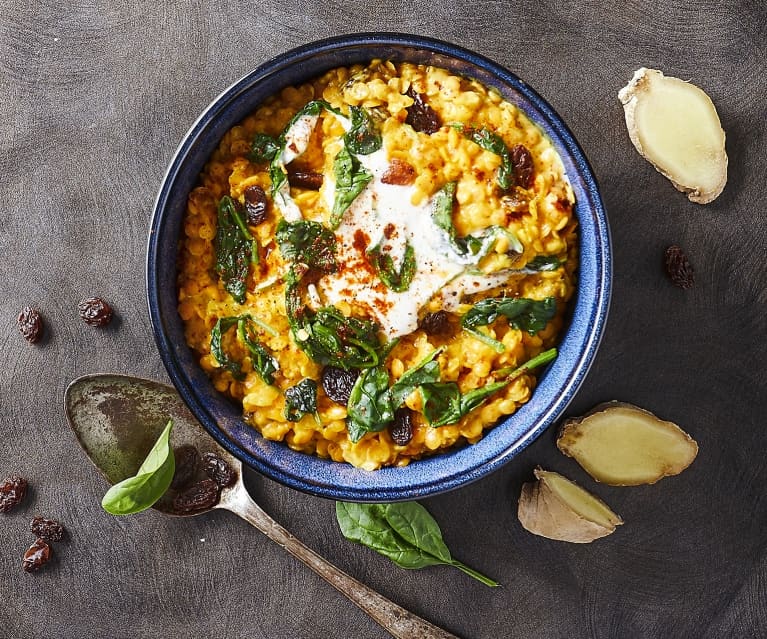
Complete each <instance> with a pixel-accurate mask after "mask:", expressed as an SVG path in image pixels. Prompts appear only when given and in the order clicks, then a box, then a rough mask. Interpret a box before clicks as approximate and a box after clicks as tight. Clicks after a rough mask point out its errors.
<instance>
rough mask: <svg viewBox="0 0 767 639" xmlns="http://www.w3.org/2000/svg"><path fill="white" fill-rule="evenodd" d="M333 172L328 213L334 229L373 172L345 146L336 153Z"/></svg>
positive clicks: (370, 178) (371, 177)
mask: <svg viewBox="0 0 767 639" xmlns="http://www.w3.org/2000/svg"><path fill="white" fill-rule="evenodd" d="M333 173H334V174H335V178H336V192H335V197H334V199H333V210H332V211H331V213H330V227H331V228H333V229H336V228H338V225H339V224H341V219H342V218H343V216H344V213H346V210H347V209H348V208H349V207H350V206H351V204H352V202H354V200H355V199H356V197H357V196H358V195H359V194H360V193H362V191H364V190H365V187H366V186H367V185H368V183H369V182H370V180H372V179H373V174H372V173H370V172H369V171H368V170H367V169H365V167H363V166H362V165H361V164H360V162H359V160H357V158H355V157H354V156H353V155H352V154H351V153H350V152H349V149H348V148H346V146H344V147H343V148H342V149H341V150H340V151H339V152H338V155H336V158H335V160H334V162H333Z"/></svg>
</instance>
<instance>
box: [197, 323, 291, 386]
mask: <svg viewBox="0 0 767 639" xmlns="http://www.w3.org/2000/svg"><path fill="white" fill-rule="evenodd" d="M257 325H258V323H257V322H256V321H255V320H254V319H253V318H252V317H251V316H250V315H248V314H245V315H237V316H234V317H221V318H219V320H218V321H217V322H216V325H215V326H214V327H213V330H212V331H211V333H210V353H211V355H213V357H215V358H216V361H217V362H218V363H219V365H220V366H221V368H223V369H225V370H227V371H229V372H230V373H231V375H232V377H234V379H236V380H242V379H244V378H245V375H244V374H243V372H242V364H240V362H236V361H233V360H231V359H230V358H229V357H228V356H227V355H226V353H225V352H224V348H223V344H222V338H223V335H224V333H226V332H227V331H228V330H229V329H230V328H232V327H233V326H237V338H238V339H239V340H240V341H241V342H242V343H243V344H245V346H246V347H247V349H248V351H249V352H250V359H251V363H252V364H253V370H255V371H256V372H257V373H258V374H259V375H260V376H261V379H263V380H264V381H265V382H266V383H267V384H274V373H276V372H277V370H279V367H280V366H279V363H278V362H277V360H276V359H275V358H274V357H273V356H272V355H271V354H270V353H269V351H267V350H266V348H264V346H263V345H262V344H261V343H260V342H259V341H258V340H257V339H256V338H255V337H254V336H253V327H254V326H257Z"/></svg>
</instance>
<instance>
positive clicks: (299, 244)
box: [274, 220, 336, 273]
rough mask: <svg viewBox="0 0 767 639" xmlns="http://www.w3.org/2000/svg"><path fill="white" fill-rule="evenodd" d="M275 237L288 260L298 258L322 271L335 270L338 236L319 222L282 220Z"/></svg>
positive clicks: (329, 271)
mask: <svg viewBox="0 0 767 639" xmlns="http://www.w3.org/2000/svg"><path fill="white" fill-rule="evenodd" d="M274 237H275V239H276V240H277V244H278V245H279V247H280V252H281V253H282V256H283V257H284V258H285V259H286V260H298V261H299V262H301V263H302V264H306V266H308V267H309V268H310V269H311V268H314V269H317V270H318V271H320V272H322V273H333V272H335V270H336V258H335V253H336V236H335V235H334V233H333V232H332V231H331V230H330V229H328V228H326V227H325V226H323V225H322V224H320V223H319V222H312V221H311V220H303V221H301V222H286V221H285V220H280V223H279V224H278V225H277V231H276V232H275V234H274Z"/></svg>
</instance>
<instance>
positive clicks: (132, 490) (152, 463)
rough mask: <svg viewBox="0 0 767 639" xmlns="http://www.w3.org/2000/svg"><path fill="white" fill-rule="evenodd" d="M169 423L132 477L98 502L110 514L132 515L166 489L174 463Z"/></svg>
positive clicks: (171, 426) (152, 501)
mask: <svg viewBox="0 0 767 639" xmlns="http://www.w3.org/2000/svg"><path fill="white" fill-rule="evenodd" d="M172 429H173V422H172V421H169V422H168V424H167V425H166V426H165V429H164V430H163V431H162V433H161V434H160V437H159V438H158V439H157V441H156V442H155V444H154V446H152V450H150V451H149V454H148V455H147V456H146V459H145V460H144V462H143V463H142V464H141V467H140V468H139V469H138V471H136V474H135V475H134V476H133V477H128V478H127V479H123V480H122V481H121V482H119V483H117V484H115V485H114V486H112V487H111V488H110V489H109V490H108V491H107V493H106V495H104V498H103V499H102V500H101V507H102V508H103V509H104V510H106V511H107V512H108V513H109V514H111V515H132V514H134V513H138V512H141V511H142V510H146V509H147V508H150V507H151V506H153V505H154V504H155V503H156V502H157V500H158V499H160V497H162V496H163V495H164V494H165V491H167V490H168V488H169V486H170V483H171V481H173V473H175V472H176V460H175V457H174V456H173V449H172V448H171V446H170V433H171V430H172Z"/></svg>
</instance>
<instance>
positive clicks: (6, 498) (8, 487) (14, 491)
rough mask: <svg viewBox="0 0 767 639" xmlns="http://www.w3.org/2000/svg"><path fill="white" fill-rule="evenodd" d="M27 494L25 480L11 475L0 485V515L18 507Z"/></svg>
mask: <svg viewBox="0 0 767 639" xmlns="http://www.w3.org/2000/svg"><path fill="white" fill-rule="evenodd" d="M26 492H27V480H26V479H22V478H21V477H19V476H17V475H12V476H11V477H8V478H7V479H5V480H3V483H2V484H0V513H7V512H8V511H9V510H10V509H11V508H14V507H15V506H18V505H19V504H20V503H21V502H22V500H23V499H24V495H25V494H26Z"/></svg>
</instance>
